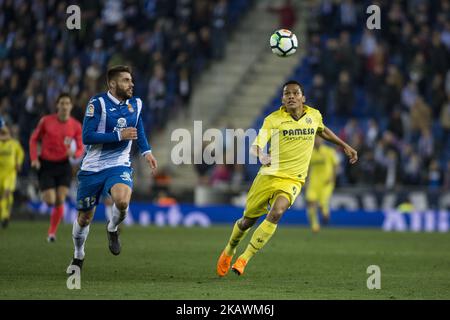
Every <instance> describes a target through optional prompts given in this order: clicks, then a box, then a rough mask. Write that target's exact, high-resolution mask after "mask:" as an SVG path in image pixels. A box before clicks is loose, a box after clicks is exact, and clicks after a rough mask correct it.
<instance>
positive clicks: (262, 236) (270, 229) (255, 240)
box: [239, 220, 277, 262]
mask: <svg viewBox="0 0 450 320" xmlns="http://www.w3.org/2000/svg"><path fill="white" fill-rule="evenodd" d="M276 229H277V224H276V223H272V222H270V221H267V220H264V221H263V222H261V224H260V225H259V226H258V228H256V230H255V232H254V233H253V235H252V238H251V239H250V243H249V244H248V246H247V249H245V251H244V253H243V254H241V255H240V257H239V258H240V259H244V260H245V261H247V262H248V261H249V260H250V259H251V258H252V257H253V256H254V255H255V253H257V252H258V251H259V250H261V249H262V247H264V245H265V244H266V243H267V242H268V241H269V240H270V238H271V237H272V235H273V234H274V233H275V230H276Z"/></svg>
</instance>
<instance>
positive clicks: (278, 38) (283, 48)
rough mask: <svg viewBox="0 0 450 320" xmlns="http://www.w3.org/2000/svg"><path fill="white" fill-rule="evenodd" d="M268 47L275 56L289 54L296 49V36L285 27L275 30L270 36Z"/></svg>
mask: <svg viewBox="0 0 450 320" xmlns="http://www.w3.org/2000/svg"><path fill="white" fill-rule="evenodd" d="M270 47H271V48H272V52H273V53H275V54H276V55H277V56H280V57H287V56H290V55H292V54H294V53H295V51H297V47H298V40H297V36H296V35H295V34H294V33H293V32H292V31H290V30H287V29H280V30H277V31H275V32H274V33H273V34H272V35H271V36H270Z"/></svg>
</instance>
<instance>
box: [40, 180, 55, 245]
mask: <svg viewBox="0 0 450 320" xmlns="http://www.w3.org/2000/svg"><path fill="white" fill-rule="evenodd" d="M41 190H42V191H41V198H42V201H44V202H45V204H47V207H49V209H50V225H49V227H48V231H47V241H48V242H54V241H55V235H54V234H51V233H50V231H51V229H52V223H53V219H54V218H53V216H54V209H55V202H56V188H54V187H51V188H46V189H41Z"/></svg>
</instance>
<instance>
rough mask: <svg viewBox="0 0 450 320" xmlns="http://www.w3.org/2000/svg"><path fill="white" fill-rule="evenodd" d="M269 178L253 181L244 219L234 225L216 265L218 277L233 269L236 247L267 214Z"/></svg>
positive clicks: (260, 177)
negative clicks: (232, 261) (260, 218)
mask: <svg viewBox="0 0 450 320" xmlns="http://www.w3.org/2000/svg"><path fill="white" fill-rule="evenodd" d="M267 179H268V178H267V176H260V175H258V176H257V177H256V178H255V180H254V181H253V184H252V186H251V187H250V190H249V192H248V195H247V204H246V207H245V210H244V215H243V217H242V218H240V219H239V220H237V221H236V222H235V224H234V227H233V230H232V232H231V235H230V238H229V240H228V242H227V245H226V246H225V249H224V250H223V251H222V253H221V254H220V256H219V259H218V260H217V265H216V272H217V275H219V276H221V277H223V276H225V275H226V274H227V273H228V271H229V270H230V267H231V259H232V258H233V255H234V254H235V252H236V247H237V246H238V245H239V243H240V242H241V241H242V240H243V239H244V238H245V236H246V235H247V234H248V232H249V231H250V228H251V227H252V226H253V225H254V224H255V223H256V221H257V220H258V218H259V217H260V216H262V215H264V214H266V212H267V201H268V199H269V198H270V189H269V188H268V186H269V185H270V184H269V183H267V181H266V180H267Z"/></svg>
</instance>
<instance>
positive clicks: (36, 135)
mask: <svg viewBox="0 0 450 320" xmlns="http://www.w3.org/2000/svg"><path fill="white" fill-rule="evenodd" d="M45 119H46V118H41V120H39V123H38V126H37V127H36V129H34V131H33V133H32V134H31V136H30V141H29V148H30V160H31V167H32V168H36V169H38V170H39V168H40V167H41V164H40V162H39V159H38V152H37V145H38V143H39V141H40V140H41V138H42V136H43V134H44V132H45Z"/></svg>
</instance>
